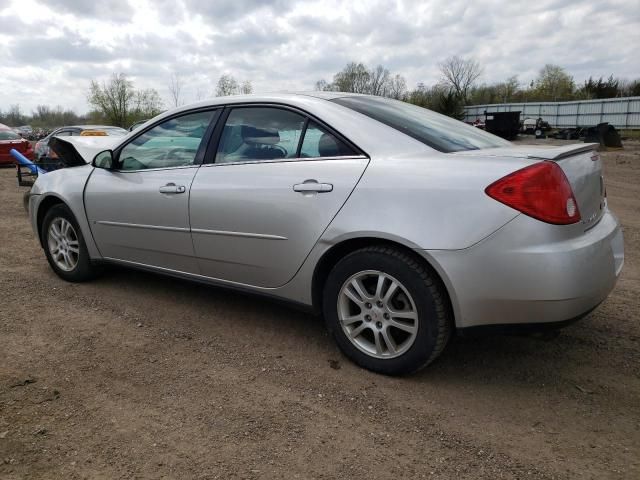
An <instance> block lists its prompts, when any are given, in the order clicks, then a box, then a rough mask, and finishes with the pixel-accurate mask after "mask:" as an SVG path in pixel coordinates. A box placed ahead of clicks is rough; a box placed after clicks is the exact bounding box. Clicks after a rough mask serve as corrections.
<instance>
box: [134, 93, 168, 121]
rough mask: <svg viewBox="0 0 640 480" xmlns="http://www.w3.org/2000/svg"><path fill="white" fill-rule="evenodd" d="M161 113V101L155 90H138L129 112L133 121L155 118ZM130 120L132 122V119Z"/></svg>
mask: <svg viewBox="0 0 640 480" xmlns="http://www.w3.org/2000/svg"><path fill="white" fill-rule="evenodd" d="M161 111H162V99H161V98H160V94H159V93H158V92H157V90H155V89H153V88H147V89H145V90H138V91H137V92H136V94H135V97H134V107H133V109H132V111H131V112H130V113H131V114H132V115H133V116H134V117H135V120H141V119H146V118H151V117H155V116H156V115H158V114H159V113H160V112H161ZM131 120H134V119H133V118H132V119H131Z"/></svg>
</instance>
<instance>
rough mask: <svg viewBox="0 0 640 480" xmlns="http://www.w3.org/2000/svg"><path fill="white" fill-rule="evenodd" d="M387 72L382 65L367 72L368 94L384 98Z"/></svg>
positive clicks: (387, 85)
mask: <svg viewBox="0 0 640 480" xmlns="http://www.w3.org/2000/svg"><path fill="white" fill-rule="evenodd" d="M389 83H390V82H389V70H387V69H386V68H384V67H383V66H382V65H378V66H377V67H376V68H374V69H373V70H371V71H370V72H369V93H371V95H379V96H381V97H384V96H385V95H386V94H387V89H388V88H389Z"/></svg>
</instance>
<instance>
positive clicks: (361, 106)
mask: <svg viewBox="0 0 640 480" xmlns="http://www.w3.org/2000/svg"><path fill="white" fill-rule="evenodd" d="M331 101H332V102H335V103H338V104H340V105H342V106H344V107H347V108H350V109H351V110H355V111H356V112H359V113H362V114H364V115H366V116H368V117H371V118H373V119H374V120H378V121H379V122H382V123H384V124H385V125H388V126H390V127H392V128H395V129H396V130H399V131H401V132H402V133H405V134H407V135H409V136H410V137H413V138H415V139H416V140H419V141H421V142H422V143H424V144H426V145H429V146H430V147H432V148H435V149H436V150H439V151H441V152H445V153H449V152H460V151H463V150H479V149H482V148H494V147H504V146H508V145H510V143H509V142H507V141H506V140H503V139H501V138H500V137H496V136H495V135H491V134H490V133H487V132H484V131H482V130H480V129H478V128H475V127H472V126H470V125H467V124H466V123H463V122H460V121H458V120H454V119H453V118H451V117H447V116H445V115H440V114H439V113H435V112H432V111H431V110H427V109H426V108H422V107H417V106H415V105H411V104H410V103H406V102H400V101H398V100H391V99H388V98H381V97H364V96H363V97H356V96H353V97H341V98H334V99H333V100H331Z"/></svg>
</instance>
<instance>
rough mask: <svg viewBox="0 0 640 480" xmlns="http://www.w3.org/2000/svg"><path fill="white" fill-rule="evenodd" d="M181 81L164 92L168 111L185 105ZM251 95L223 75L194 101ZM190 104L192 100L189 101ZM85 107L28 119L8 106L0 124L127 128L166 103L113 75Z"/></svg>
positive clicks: (173, 80) (92, 89) (41, 109)
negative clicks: (80, 110) (85, 109)
mask: <svg viewBox="0 0 640 480" xmlns="http://www.w3.org/2000/svg"><path fill="white" fill-rule="evenodd" d="M184 86H185V84H184V81H183V79H182V77H181V76H180V75H178V74H176V73H174V74H172V75H171V77H170V79H169V82H168V85H167V90H168V93H169V105H168V106H169V108H174V107H178V106H180V105H184V104H185V103H186V100H187V99H186V96H185V94H184ZM252 92H253V86H252V84H251V82H250V81H249V80H245V81H244V82H239V81H238V80H236V79H235V78H234V77H233V76H231V75H228V74H225V75H222V76H221V77H220V78H219V80H218V83H217V84H216V88H215V90H214V91H213V92H211V93H206V92H202V91H196V98H195V100H196V101H197V100H203V99H204V98H207V97H210V96H225V95H235V94H247V93H252ZM192 100H193V99H192ZM87 103H88V104H89V106H90V107H91V110H90V111H89V112H88V113H87V114H85V115H78V114H76V113H75V112H74V111H73V110H71V109H63V108H62V107H61V106H57V107H54V108H52V107H50V106H48V105H38V106H37V107H36V108H35V110H33V111H32V112H31V114H30V115H28V114H26V113H24V112H23V111H22V110H21V108H20V105H19V104H15V105H11V106H10V107H9V109H8V110H7V111H6V112H3V111H2V110H0V123H2V124H5V125H9V126H11V127H18V126H21V125H27V124H28V125H31V126H32V127H34V128H54V127H59V126H63V125H74V124H75V125H82V124H107V125H114V126H118V127H122V128H128V127H129V126H130V125H132V124H133V123H135V122H137V121H139V120H146V119H149V118H152V117H154V116H156V115H158V114H159V113H161V112H163V111H164V110H165V109H166V106H165V102H164V101H163V100H162V97H161V96H160V94H159V93H158V91H157V90H156V89H154V88H137V87H136V86H135V84H134V83H133V81H132V80H131V79H129V78H128V77H127V76H126V75H125V74H124V73H113V74H112V75H111V77H110V78H109V79H108V80H106V81H103V82H98V81H95V80H92V81H91V83H90V85H89V90H88V93H87Z"/></svg>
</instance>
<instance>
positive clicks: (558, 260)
mask: <svg viewBox="0 0 640 480" xmlns="http://www.w3.org/2000/svg"><path fill="white" fill-rule="evenodd" d="M546 228H548V230H546ZM546 228H545V229H541V228H540V222H538V221H537V220H534V219H532V218H530V217H527V216H525V215H520V216H518V217H516V218H515V219H514V220H513V221H511V222H510V223H508V224H507V225H505V226H504V227H502V228H501V229H500V230H498V231H497V232H495V233H494V234H493V235H491V236H490V237H488V238H487V239H485V240H483V241H482V242H480V243H479V244H477V245H475V246H473V247H470V248H467V249H464V250H457V251H423V252H422V254H423V255H424V256H425V257H426V258H427V259H429V260H431V261H432V262H433V263H434V265H435V266H436V268H437V269H438V270H439V273H440V274H441V275H442V277H443V279H444V281H445V284H446V286H447V288H448V290H449V293H450V296H451V300H452V304H453V309H454V314H455V317H456V326H457V327H458V328H465V329H466V328H470V327H477V326H487V325H493V326H496V327H498V326H507V325H523V326H524V325H528V326H532V325H536V324H537V325H539V326H543V325H547V326H551V325H553V324H554V323H558V322H567V321H570V320H574V319H578V318H581V317H582V316H584V315H586V314H587V313H589V312H590V311H591V310H593V309H594V308H595V307H596V306H598V305H599V304H600V303H601V302H602V301H603V300H604V299H605V298H607V296H608V295H609V293H610V292H611V290H612V289H613V287H614V286H615V283H616V281H617V279H618V276H619V275H620V272H621V270H622V265H623V263H624V247H623V238H622V230H621V229H620V226H619V224H618V221H617V219H616V218H615V217H614V216H613V214H611V212H609V211H607V212H606V213H605V214H604V215H603V217H602V218H601V220H600V221H599V222H598V224H597V225H596V226H594V227H593V228H591V229H590V230H588V231H587V232H585V233H584V234H582V235H580V236H578V237H577V238H576V237H575V236H574V238H562V237H563V236H565V235H564V233H565V231H563V230H562V228H563V227H557V226H549V227H546ZM542 230H546V232H544V234H543V235H544V236H546V238H545V239H544V241H541V235H540V232H541V231H542Z"/></svg>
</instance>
